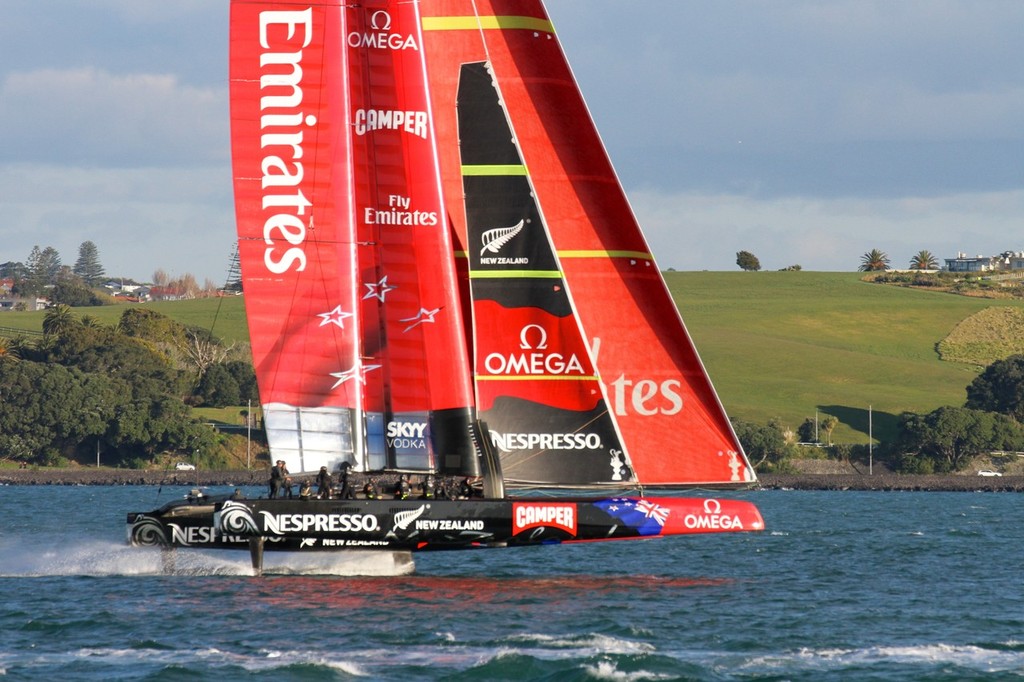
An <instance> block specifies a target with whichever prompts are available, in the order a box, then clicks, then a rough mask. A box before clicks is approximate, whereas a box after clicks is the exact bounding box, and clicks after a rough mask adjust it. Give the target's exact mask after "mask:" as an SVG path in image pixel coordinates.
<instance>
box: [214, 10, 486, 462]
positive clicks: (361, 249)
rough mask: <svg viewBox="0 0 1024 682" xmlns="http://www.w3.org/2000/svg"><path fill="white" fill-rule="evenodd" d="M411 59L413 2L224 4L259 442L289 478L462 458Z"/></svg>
mask: <svg viewBox="0 0 1024 682" xmlns="http://www.w3.org/2000/svg"><path fill="white" fill-rule="evenodd" d="M421 44H422V36H421V34H420V17H419V12H418V7H417V6H416V5H415V4H409V3H404V2H398V1H397V0H396V1H391V2H388V1H384V0H379V1H376V2H372V1H371V2H363V3H360V4H359V5H351V4H348V3H344V2H341V1H340V0H338V1H334V2H320V3H317V4H316V5H314V6H309V7H303V6H301V5H295V4H292V3H286V2H265V3H264V2H246V1H242V0H234V1H233V2H232V6H231V118H232V151H233V161H234V176H235V200H236V213H237V222H238V236H239V253H240V258H241V266H242V275H243V290H244V293H245V297H246V307H247V314H248V318H249V326H250V336H251V339H252V349H253V359H254V363H255V365H256V370H257V379H258V383H259V386H260V396H261V402H262V403H263V407H264V412H265V416H266V420H267V430H268V438H269V439H270V445H271V449H272V451H273V452H274V454H275V455H276V456H278V457H281V458H283V459H285V460H286V461H287V462H288V465H289V468H290V469H292V470H300V471H301V470H305V471H310V470H316V469H317V468H318V467H319V466H321V465H329V466H332V467H333V465H335V464H337V463H338V462H340V461H342V460H346V461H350V462H353V463H354V464H355V465H356V467H357V468H361V469H383V468H403V469H410V470H437V469H441V468H443V467H444V466H445V463H446V462H451V461H452V458H453V457H454V458H455V459H470V460H471V459H473V457H472V456H471V453H469V452H468V449H471V446H470V444H469V434H468V424H469V422H470V421H471V419H472V418H473V393H472V383H471V377H470V375H469V371H468V368H467V358H468V351H467V349H466V344H465V336H464V323H463V320H462V315H461V310H460V307H459V299H458V295H457V285H456V283H455V269H454V260H453V257H452V245H451V243H450V236H449V233H448V231H447V229H446V225H445V222H444V214H443V210H442V203H441V194H440V183H439V181H438V171H437V157H436V150H435V140H434V133H433V124H432V121H431V117H430V112H429V103H428V97H427V91H426V76H425V72H424V66H423V53H422V50H421ZM428 357H429V358H431V360H430V362H427V361H426V358H428ZM452 432H454V433H455V435H454V436H451V435H448V434H449V433H452ZM455 468H456V469H460V470H461V469H462V467H455Z"/></svg>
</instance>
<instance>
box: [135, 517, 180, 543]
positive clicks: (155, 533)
mask: <svg viewBox="0 0 1024 682" xmlns="http://www.w3.org/2000/svg"><path fill="white" fill-rule="evenodd" d="M132 544H133V545H135V546H136V547H166V546H168V545H170V544H171V543H170V542H169V541H168V539H167V531H166V530H165V529H164V525H163V524H162V523H160V522H159V521H157V520H156V519H154V518H153V517H152V516H139V517H137V518H136V519H135V523H133V524H132Z"/></svg>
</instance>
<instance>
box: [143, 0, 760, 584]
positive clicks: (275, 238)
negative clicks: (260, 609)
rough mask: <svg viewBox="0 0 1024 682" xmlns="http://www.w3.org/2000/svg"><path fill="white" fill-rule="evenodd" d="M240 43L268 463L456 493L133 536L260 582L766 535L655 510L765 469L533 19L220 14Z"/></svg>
mask: <svg viewBox="0 0 1024 682" xmlns="http://www.w3.org/2000/svg"><path fill="white" fill-rule="evenodd" d="M230 30H231V35H230V81H231V84H230V95H231V143H232V156H233V170H234V189H235V201H236V216H237V229H238V248H239V256H240V263H241V271H242V281H243V290H244V295H245V302H246V312H247V316H248V323H249V330H250V337H251V343H252V353H253V361H254V365H255V368H256V374H257V381H258V384H259V390H260V399H261V403H262V409H263V415H264V422H265V426H266V434H267V439H268V443H269V446H270V451H271V453H272V457H273V458H274V459H281V460H284V461H285V462H286V465H287V468H288V470H290V471H292V472H297V473H298V474H304V473H306V472H317V471H318V470H320V468H321V467H326V468H327V470H328V471H331V472H338V471H339V469H340V468H345V469H347V470H348V471H350V472H352V473H353V474H363V475H381V476H386V475H389V474H390V475H404V476H406V477H408V478H411V479H413V480H415V481H420V482H424V483H425V481H426V480H427V479H428V477H430V478H431V479H436V480H442V481H443V480H460V481H466V482H471V483H472V484H473V491H474V492H473V494H470V495H468V496H467V495H463V496H454V497H456V499H447V497H445V496H444V495H435V494H432V492H431V491H429V490H428V491H426V492H425V493H424V494H423V495H416V494H415V493H414V494H413V495H409V496H407V497H404V499H403V495H401V494H400V495H399V496H398V497H399V499H367V498H365V497H363V496H356V497H355V498H354V499H337V498H334V497H332V498H329V499H310V500H296V499H212V498H208V497H203V496H201V495H200V496H193V497H192V498H191V499H188V500H183V501H179V502H174V503H171V504H170V505H168V506H166V507H165V508H162V509H159V510H155V511H152V512H141V513H132V514H130V515H129V518H128V521H129V527H128V532H129V540H130V542H132V543H133V544H138V545H159V546H162V547H200V548H224V549H231V548H237V549H245V548H247V549H249V551H250V553H251V557H252V562H253V566H254V569H255V570H256V571H259V570H260V569H261V567H262V561H263V551H264V550H265V549H266V550H288V551H299V552H335V551H341V550H374V551H391V552H402V553H405V552H413V551H422V550H437V549H466V548H474V547H511V546H519V545H535V544H545V543H552V544H554V543H564V542H582V541H595V540H615V539H627V538H650V537H657V536H664V535H675V534H689V533H708V532H735V531H757V530H761V529H763V527H764V523H763V520H762V518H761V515H760V513H759V512H758V510H757V508H756V506H755V505H753V504H752V503H751V502H749V501H746V500H742V499H732V498H729V497H711V496H693V497H673V496H666V491H671V490H679V489H682V488H705V489H721V488H744V487H751V486H753V485H755V483H756V476H755V473H754V470H753V468H752V467H751V465H750V463H749V461H748V460H747V458H746V456H745V455H744V453H743V450H742V447H741V446H740V444H739V442H738V440H737V438H736V435H735V433H734V432H733V430H732V427H731V425H730V423H729V420H728V418H727V416H726V413H725V410H724V409H723V407H722V405H721V403H720V401H719V399H718V397H717V395H716V394H715V391H714V389H713V387H712V385H711V382H710V380H709V379H708V376H707V373H706V371H705V369H704V367H703V365H702V363H701V361H700V358H699V356H698V354H697V351H696V349H695V347H694V345H693V343H692V341H691V339H690V337H689V335H688V333H687V331H686V329H685V326H684V324H683V321H682V319H681V317H680V315H679V311H678V309H677V308H676V305H675V303H674V301H673V300H672V298H671V296H670V294H669V292H668V289H667V287H666V285H665V282H664V280H663V278H662V276H661V273H660V272H659V269H658V267H657V265H656V263H655V260H654V257H653V256H652V255H651V253H650V249H649V247H648V246H647V244H646V242H645V240H644V237H643V235H642V233H641V230H640V228H639V225H638V224H637V221H636V219H635V217H634V215H633V213H632V210H631V208H630V206H629V204H628V201H627V199H626V196H625V193H624V192H623V189H622V187H621V185H620V183H619V181H618V178H617V176H616V175H615V172H614V170H613V168H612V165H611V162H610V160H609V159H608V156H607V154H606V152H605V149H604V146H603V144H602V142H601V139H600V137H599V135H598V133H597V130H596V128H595V126H594V123H593V121H592V119H591V117H590V114H589V112H588V110H587V108H586V105H585V104H584V101H583V98H582V96H581V94H580V92H579V88H578V86H577V84H576V82H575V80H574V78H573V76H572V73H571V71H570V68H569V65H568V62H567V61H566V58H565V56H564V54H563V52H562V48H561V47H560V45H559V42H558V40H557V38H556V34H555V30H554V28H553V26H552V24H551V21H550V19H549V18H548V16H547V14H546V12H545V10H544V7H543V5H542V3H541V2H540V1H539V0H420V1H412V2H410V1H409V0H362V1H361V2H359V3H351V2H344V1H342V0H317V2H315V3H312V2H311V3H294V2H259V1H256V2H254V1H251V0H233V1H232V4H231V29H230ZM559 490H561V491H572V492H571V494H570V493H566V492H562V493H559V492H557V491H559ZM385 496H386V497H388V498H390V497H391V495H390V494H387V495H385Z"/></svg>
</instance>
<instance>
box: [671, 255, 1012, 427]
mask: <svg viewBox="0 0 1024 682" xmlns="http://www.w3.org/2000/svg"><path fill="white" fill-rule="evenodd" d="M666 279H667V281H668V284H669V288H670V290H671V291H672V294H673V296H674V297H675V299H676V303H677V304H678V305H679V307H680V310H681V311H682V314H683V319H684V320H685V321H686V325H687V328H688V329H689V331H690V334H691V336H692V337H693V339H694V342H695V343H696V344H697V348H698V350H699V352H700V354H701V358H702V359H703V360H704V364H705V366H706V367H707V369H708V373H709V374H710V375H711V377H712V380H713V381H714V383H715V387H716V388H717V389H718V392H719V395H720V397H721V399H722V402H723V404H724V405H725V407H726V409H727V410H728V412H729V413H730V415H732V416H734V417H739V418H742V419H747V420H750V421H754V422H758V423H764V422H765V421H766V420H767V419H769V418H772V417H778V418H780V419H781V420H782V422H783V423H785V424H787V425H789V426H791V427H792V428H794V429H795V428H796V427H798V426H799V425H800V424H801V423H802V422H803V420H804V419H806V418H813V417H814V414H815V410H818V411H819V414H820V413H825V414H831V415H834V416H835V417H837V418H839V420H840V422H841V424H840V426H839V427H838V428H837V429H836V431H835V433H834V434H833V440H834V441H836V442H847V443H866V442H867V434H868V408H869V406H870V407H871V411H872V422H873V429H872V433H873V434H874V436H875V439H876V440H878V439H879V438H881V439H887V438H889V437H891V436H892V435H893V434H894V432H895V425H896V419H897V417H898V415H899V414H900V413H901V412H904V411H911V412H920V413H925V412H930V411H931V410H933V409H935V408H937V407H940V406H942V405H963V402H964V400H965V398H966V392H965V389H966V386H967V384H969V383H970V382H971V380H973V379H974V377H975V376H977V374H978V372H979V371H980V369H981V368H980V367H977V366H970V365H964V364H958V363H951V362H943V361H942V360H940V359H939V355H938V352H937V350H936V345H937V344H938V343H939V342H940V341H941V340H942V339H943V338H944V337H945V336H946V335H947V334H949V333H950V332H951V331H952V330H953V328H954V327H956V325H957V323H959V322H960V321H961V320H963V319H964V318H967V317H969V316H971V315H973V314H974V313H976V312H978V311H979V310H982V309H984V308H988V307H1002V306H1013V307H1016V308H1021V307H1022V306H1024V303H1022V302H1019V301H1018V302H1014V301H1004V300H986V299H979V298H968V297H964V296H955V295H952V294H945V293H938V292H930V291H921V290H912V289H906V288H899V287H893V286H884V285H880V284H869V283H865V282H862V281H861V279H860V275H859V274H858V273H821V272H670V273H667V274H666Z"/></svg>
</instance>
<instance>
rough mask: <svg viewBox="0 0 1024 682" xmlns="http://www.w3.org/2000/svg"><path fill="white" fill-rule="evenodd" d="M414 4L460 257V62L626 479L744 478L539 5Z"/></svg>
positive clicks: (482, 342)
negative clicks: (494, 115)
mask: <svg viewBox="0 0 1024 682" xmlns="http://www.w3.org/2000/svg"><path fill="white" fill-rule="evenodd" d="M422 6H423V10H422V11H423V14H424V19H423V22H424V37H425V40H426V43H425V48H426V52H427V65H428V73H429V74H430V86H431V98H432V101H433V103H434V110H435V116H436V128H437V132H438V140H439V148H440V151H441V162H442V176H443V178H444V186H445V194H446V197H447V199H448V206H449V214H450V216H451V219H452V221H453V224H454V226H455V229H456V231H457V233H458V235H459V239H460V241H461V242H462V244H463V245H464V246H465V248H466V249H467V252H468V253H469V254H470V255H471V254H472V253H473V248H474V247H475V245H473V244H471V239H470V229H469V228H467V225H466V218H465V215H464V213H463V212H462V210H461V206H459V205H457V204H456V203H454V200H453V197H454V198H457V197H459V196H460V195H459V191H460V190H461V189H462V183H463V177H462V169H461V167H460V163H461V162H460V158H459V155H458V153H457V152H456V151H455V149H456V148H457V142H458V139H459V138H458V120H457V117H456V115H455V111H454V109H453V107H452V102H453V101H454V100H455V99H456V97H457V91H458V87H459V85H458V74H459V71H460V68H461V65H462V64H466V63H471V62H486V63H488V64H489V66H490V69H491V71H492V72H493V76H494V79H495V81H496V85H497V89H498V90H499V91H500V95H501V101H502V106H503V108H504V110H505V111H506V112H507V116H508V119H509V123H510V126H511V130H512V133H513V136H514V138H515V143H516V146H517V148H518V150H519V152H520V154H521V156H522V164H523V166H524V167H525V169H526V171H525V172H526V173H527V175H528V177H529V182H530V186H531V187H532V191H533V192H534V193H535V196H536V200H537V202H538V203H539V205H540V213H541V214H542V215H543V219H544V223H545V225H546V230H547V233H548V236H549V239H550V242H551V244H552V245H553V247H554V250H555V257H556V258H557V263H558V266H557V267H558V269H559V271H560V273H561V276H562V277H564V282H565V284H566V287H567V288H568V295H569V299H570V301H571V305H572V309H573V314H574V315H575V316H576V318H577V320H578V322H579V327H580V329H581V330H582V333H583V338H584V339H585V343H586V346H587V348H588V349H589V353H590V362H591V363H592V364H593V366H594V367H595V368H596V369H597V373H598V375H599V376H600V379H601V386H602V388H603V391H604V399H605V402H606V405H607V406H608V408H609V410H610V412H611V415H612V416H613V417H614V420H615V424H616V428H617V430H618V432H619V434H620V435H621V438H622V444H623V445H624V446H625V449H626V453H627V455H628V461H629V463H630V464H631V466H632V468H633V471H634V472H635V476H636V478H637V480H638V481H639V482H640V483H641V484H644V485H658V486H676V485H744V484H748V483H749V482H751V481H753V480H754V473H753V469H752V468H751V467H750V465H749V463H748V462H747V460H746V457H745V456H744V455H743V452H742V449H741V447H740V445H739V443H738V441H737V439H736V437H735V435H734V434H733V432H732V429H731V426H730V424H729V421H728V418H727V417H726V414H725V412H724V410H723V408H722V406H721V404H720V402H719V400H718V398H717V396H716V394H715V392H714V389H713V388H712V386H711V383H710V381H709V379H708V377H707V375H706V373H705V371H704V368H703V366H702V364H701V362H700V359H699V357H698V355H697V352H696V350H695V348H694V346H693V343H692V341H691V340H690V338H689V335H688V334H687V332H686V330H685V327H684V325H683V323H682V320H681V318H680V316H679V313H678V311H677V309H676V306H675V304H674V302H673V300H672V298H671V296H670V295H669V293H668V290H667V288H666V286H665V283H664V280H663V279H662V277H661V274H660V272H659V271H658V268H657V266H656V264H655V262H654V259H653V257H652V256H651V254H650V250H649V248H648V246H647V244H646V242H645V240H644V238H643V235H642V234H641V231H640V228H639V226H638V225H637V222H636V219H635V217H634V216H633V214H632V211H631V209H630V207H629V204H628V202H627V200H626V197H625V194H624V192H623V190H622V188H621V186H620V184H619V182H618V179H617V177H616V175H615V173H614V170H613V169H612V166H611V163H610V161H609V160H608V158H607V155H606V153H605V150H604V147H603V145H602V143H601V140H600V137H599V136H598V133H597V130H596V129H595V127H594V124H593V122H592V120H591V118H590V115H589V112H588V111H587V109H586V106H585V104H584V102H583V99H582V97H581V95H580V93H579V89H578V87H577V85H576V83H575V81H574V79H573V77H572V74H571V72H570V70H569V67H568V64H567V62H566V60H565V57H564V55H563V53H562V51H561V48H560V46H559V44H558V41H557V40H556V38H555V34H554V31H553V28H552V26H551V24H550V22H549V20H548V18H547V15H546V13H545V11H544V9H543V7H542V5H541V3H540V2H539V1H537V0H424V2H423V3H422ZM480 329H481V327H480V325H479V323H477V339H476V343H477V345H478V352H477V373H478V375H479V374H480V371H481V369H480V357H479V347H480V346H487V345H488V344H492V343H493V339H489V338H482V337H481V336H480ZM507 383H508V384H509V386H510V388H509V395H518V389H517V388H516V387H515V384H516V382H512V381H509V382H507ZM542 400H543V399H542ZM553 400H554V395H553V396H552V398H551V399H549V400H548V401H547V404H548V405H549V406H552V402H553ZM482 416H484V418H485V419H486V418H487V415H486V414H484V415H482ZM522 428H523V429H524V430H527V431H530V430H532V431H536V430H537V429H538V428H540V427H539V426H538V425H537V423H536V422H535V423H534V424H523V425H522ZM567 455H568V453H567Z"/></svg>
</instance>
